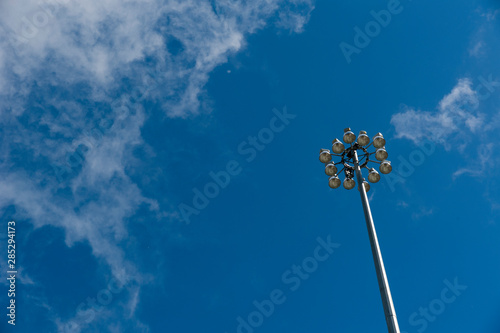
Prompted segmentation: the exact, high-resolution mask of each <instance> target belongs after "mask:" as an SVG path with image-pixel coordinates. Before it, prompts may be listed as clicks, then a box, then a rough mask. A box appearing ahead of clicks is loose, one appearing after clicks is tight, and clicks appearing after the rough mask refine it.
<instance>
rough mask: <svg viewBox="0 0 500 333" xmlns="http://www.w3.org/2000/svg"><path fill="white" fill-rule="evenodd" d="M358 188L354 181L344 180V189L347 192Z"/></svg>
mask: <svg viewBox="0 0 500 333" xmlns="http://www.w3.org/2000/svg"><path fill="white" fill-rule="evenodd" d="M354 186H356V183H355V182H354V179H350V178H346V179H345V180H344V188H345V189H347V190H352V189H353V188H354Z"/></svg>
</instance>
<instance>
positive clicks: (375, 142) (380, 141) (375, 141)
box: [373, 133, 385, 148]
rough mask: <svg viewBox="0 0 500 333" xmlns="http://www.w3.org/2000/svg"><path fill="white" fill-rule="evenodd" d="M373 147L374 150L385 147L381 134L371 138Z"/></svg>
mask: <svg viewBox="0 0 500 333" xmlns="http://www.w3.org/2000/svg"><path fill="white" fill-rule="evenodd" d="M373 146H374V147H375V148H382V147H383V146H385V139H384V137H383V136H382V133H377V135H375V137H374V138H373Z"/></svg>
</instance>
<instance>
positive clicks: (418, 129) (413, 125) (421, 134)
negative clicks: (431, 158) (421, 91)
mask: <svg viewBox="0 0 500 333" xmlns="http://www.w3.org/2000/svg"><path fill="white" fill-rule="evenodd" d="M478 105H479V99H478V96H477V93H476V91H475V90H473V89H472V82H471V80H470V79H467V78H464V79H460V80H459V81H458V83H457V85H456V86H455V87H454V88H453V89H452V91H451V92H450V93H449V94H448V95H446V96H444V97H443V98H442V99H441V101H440V102H439V105H438V107H437V110H436V111H432V112H431V111H420V110H416V109H414V108H411V107H405V109H404V111H403V112H400V113H396V114H395V115H393V116H392V118H391V124H392V125H393V126H394V127H395V128H396V137H397V138H407V139H410V140H412V141H413V142H415V143H418V142H419V141H420V140H422V139H424V138H426V139H429V140H432V141H435V142H439V143H442V144H443V145H444V146H445V147H446V148H448V149H449V148H450V145H449V143H450V142H451V139H452V137H456V136H460V137H463V133H475V132H476V131H477V130H478V128H479V127H480V126H481V125H483V124H484V115H483V114H481V113H480V112H479V111H478Z"/></svg>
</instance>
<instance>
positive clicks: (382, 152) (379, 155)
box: [375, 148, 389, 161]
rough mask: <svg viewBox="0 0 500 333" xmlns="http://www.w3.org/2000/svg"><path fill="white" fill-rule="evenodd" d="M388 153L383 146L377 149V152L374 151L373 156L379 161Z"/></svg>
mask: <svg viewBox="0 0 500 333" xmlns="http://www.w3.org/2000/svg"><path fill="white" fill-rule="evenodd" d="M388 156H389V154H387V151H386V150H385V149H384V148H379V149H377V152H376V153H375V158H376V159H377V160H379V161H383V160H385V159H386V158H387V157H388Z"/></svg>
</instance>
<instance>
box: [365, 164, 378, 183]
mask: <svg viewBox="0 0 500 333" xmlns="http://www.w3.org/2000/svg"><path fill="white" fill-rule="evenodd" d="M379 180H380V174H379V173H378V172H377V171H376V170H375V169H374V168H371V169H370V173H369V174H368V181H369V182H370V183H376V182H378V181H379Z"/></svg>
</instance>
